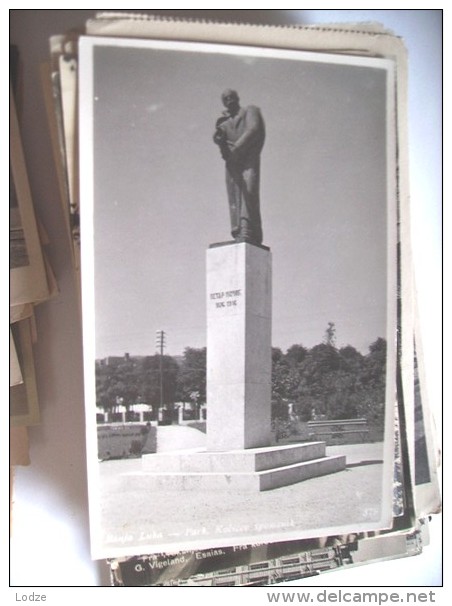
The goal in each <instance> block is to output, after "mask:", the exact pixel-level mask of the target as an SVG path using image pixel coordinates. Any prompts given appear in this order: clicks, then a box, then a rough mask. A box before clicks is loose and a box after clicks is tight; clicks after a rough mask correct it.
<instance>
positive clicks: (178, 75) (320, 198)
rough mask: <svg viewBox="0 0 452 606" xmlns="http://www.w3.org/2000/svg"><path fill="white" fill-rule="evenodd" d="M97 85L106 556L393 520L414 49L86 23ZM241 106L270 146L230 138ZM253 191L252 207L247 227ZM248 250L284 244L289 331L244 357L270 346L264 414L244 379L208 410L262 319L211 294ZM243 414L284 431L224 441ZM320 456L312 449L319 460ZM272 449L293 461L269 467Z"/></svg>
mask: <svg viewBox="0 0 452 606" xmlns="http://www.w3.org/2000/svg"><path fill="white" fill-rule="evenodd" d="M79 88H80V98H79V108H80V113H79V132H80V141H79V145H80V175H81V181H80V213H81V251H82V294H83V323H84V357H85V384H86V387H85V389H86V404H85V405H86V419H87V447H88V469H89V499H90V523H91V536H92V554H93V557H94V558H106V557H107V558H110V557H121V556H129V555H134V556H136V555H140V554H153V553H154V554H155V553H160V552H166V553H169V552H171V551H174V552H177V551H181V550H185V549H187V550H193V549H210V548H212V549H221V548H225V547H230V546H237V545H250V544H258V543H269V542H272V541H273V542H275V541H287V540H301V539H309V538H315V537H320V536H331V535H346V534H348V533H351V532H353V533H357V532H367V531H378V530H383V529H390V528H391V526H392V520H393V481H392V478H393V470H394V419H395V409H396V378H395V377H396V345H397V339H396V333H397V306H396V304H397V191H398V182H397V178H398V177H397V157H396V151H397V122H396V83H395V62H394V61H392V60H389V59H385V58H375V57H371V56H359V55H357V54H346V53H337V54H333V53H332V52H330V53H326V52H323V53H322V52H304V51H300V50H283V49H270V48H260V47H257V46H237V45H226V44H224V45H223V44H209V43H200V42H198V43H196V42H177V41H173V42H171V41H163V40H160V41H159V40H147V39H131V38H130V39H128V38H119V37H118V38H108V37H103V36H97V37H96V36H84V37H82V38H81V40H80V46H79ZM238 118H240V119H242V118H243V120H244V121H245V122H246V121H248V124H252V128H253V129H254V131H256V130H258V131H259V133H260V134H259V137H260V139H259V141H258V142H256V141H257V140H256V139H253V141H254V142H253V143H250V142H251V141H252V136H254V135H252V134H249V138H248V139H247V137H248V134H245V135H244V137H242V138H241V139H235V140H234V142H232V143H231V140H230V139H228V137H230V136H232V135H230V132H231V129H233V128H236V127H237V128H238V126H237V124H238V123H237V120H238ZM234 119H235V120H236V121H235V122H234ZM230 125H232V126H230ZM228 129H229V130H228ZM250 133H251V131H250ZM245 139H247V141H246V142H245ZM240 146H242V147H241V149H239V148H240ZM251 149H252V150H254V151H256V150H258V153H259V163H258V164H257V161H256V160H255V157H253V158H251V155H250V154H251V151H250V150H251ZM253 153H254V152H253ZM241 162H242V165H241V168H240V170H241V171H242V172H241V173H240V178H238V177H237V171H238V169H237V166H239V165H240V163H241ZM231 167H232V168H231ZM234 171H235V172H234ZM231 175H232V176H231ZM239 182H240V186H238V185H237V184H238V183H239ZM231 183H232V185H231ZM237 187H238V188H239V189H240V188H243V190H242V189H240V192H241V193H240V195H241V196H242V197H241V200H242V202H241V203H243V204H245V203H246V204H248V203H249V204H250V205H251V206H252V210H249V209H247V211H246V213H245V212H244V211H243V212H242V214H241V215H240V216H239V219H238V220H237V217H236V216H235V215H234V213H235V212H236V206H235V202H234V201H233V196H234V195H235V194H233V192H232V190H233V189H234V188H236V189H237ZM247 188H248V189H247ZM236 189H235V190H236ZM245 190H246V193H245V194H243V192H244V191H245ZM231 192H232V193H231ZM250 192H251V193H250ZM242 194H243V195H242ZM239 197H240V196H239ZM243 200H244V201H243ZM250 208H251V207H250ZM256 208H257V209H258V211H259V215H260V216H259V220H257V219H256V215H255V212H256ZM253 213H254V214H253ZM257 223H259V227H258V228H255V225H256V224H257ZM244 225H245V227H244ZM250 226H251V227H250ZM260 229H261V230H262V233H261V232H260ZM262 234H263V235H262ZM234 250H237V251H239V252H237V255H236V257H238V256H240V255H241V254H242V252H240V251H244V252H243V255H244V259H245V261H244V265H243V267H244V270H243V271H244V272H245V273H246V272H251V273H252V272H254V271H255V270H254V269H253V268H254V267H255V264H257V265H258V264H259V263H261V260H260V259H261V256H266V257H269V255H271V263H272V265H271V287H270V286H269V285H268V284H267V283H266V288H267V291H266V292H267V294H268V297H269V300H270V302H271V303H270V304H269V306H268V307H269V308H271V312H269V317H266V319H265V320H262V322H261V323H255V324H256V325H258V326H260V327H264V328H262V330H265V331H269V330H271V343H269V346H268V351H267V350H265V351H264V352H262V351H261V350H260V349H261V346H260V345H256V346H255V347H254V349H253V347H250V348H248V349H246V348H245V349H244V350H243V351H244V352H245V353H244V360H245V361H244V362H243V364H244V368H245V370H244V372H245V374H246V373H248V372H251V371H250V370H249V368H251V367H253V366H258V367H259V368H258V369H257V371H256V373H257V374H259V370H260V366H259V364H258V363H257V362H256V360H260V359H261V356H262V355H264V354H265V356H267V355H268V358H266V359H268V360H269V361H270V362H269V366H268V369H269V370H268V378H269V380H268V389H269V391H268V402H269V408H268V411H269V412H268V418H267V417H265V419H264V416H262V419H259V416H260V412H259V406H257V408H256V405H255V404H253V407H252V408H246V407H247V403H246V402H245V408H244V409H243V408H240V406H236V404H235V402H234V401H232V399H231V393H236V392H237V391H238V390H235V391H234V389H231V390H229V391H228V390H227V389H226V388H225V391H224V392H223V393H224V401H223V402H221V403H220V404H218V392H217V395H216V396H215V400H213V399H212V398H211V399H210V404H209V394H212V387H211V386H209V373H211V372H212V368H211V367H212V366H215V365H216V366H217V367H216V368H215V369H214V370H216V371H217V374H216V375H215V376H217V375H221V368H222V366H221V364H222V363H223V362H222V353H221V351H220V352H219V353H218V351H217V350H218V342H219V341H218V339H219V338H220V337H218V334H221V335H223V336H224V350H225V351H224V355H225V357H227V353H228V352H227V351H226V350H230V349H231V348H233V347H234V348H235V347H236V343H232V342H231V341H232V340H233V339H232V338H231V335H233V334H235V333H233V329H232V328H231V329H229V328H228V318H229V317H231V318H232V317H233V315H234V314H235V312H236V310H237V313H238V311H239V309H241V307H242V306H245V311H244V318H245V320H244V322H245V325H246V323H247V322H249V323H250V324H251V323H253V322H254V320H253V321H251V320H249V316H248V315H247V314H248V312H247V311H246V305H247V300H248V299H247V295H246V296H245V294H246V293H245V291H244V290H241V287H240V286H236V285H235V284H236V283H235V282H234V281H233V280H232V281H230V282H227V284H226V282H225V284H226V285H225V286H224V288H223V287H221V282H220V281H217V282H215V281H214V282H212V283H215V284H217V283H218V284H220V286H219V287H218V288H216V289H215V290H213V289H209V288H208V286H207V282H206V280H207V276H206V253H207V252H208V253H209V254H212V255H219V257H220V256H221V255H223V252H222V251H224V254H229V253H228V251H234ZM212 251H214V252H212ZM239 253H240V254H239ZM234 254H235V253H234ZM231 255H232V253H231ZM219 257H218V258H219ZM236 257H234V259H235V258H236ZM257 257H259V259H257ZM212 258H213V257H212ZM215 259H217V257H215ZM256 259H257V260H256ZM216 262H217V261H215V263H216ZM221 262H223V261H221ZM229 262H230V261H227V263H229ZM215 263H211V264H210V265H209V267H208V269H207V272H211V273H212V272H215ZM262 263H267V261H266V260H264V261H262ZM257 265H256V267H257ZM231 267H232V266H231ZM234 267H235V266H234ZM259 267H261V265H259ZM259 271H261V270H256V273H255V274H253V275H252V276H251V278H250V283H252V284H253V285H254V284H255V282H256V281H258V279H260V278H257V277H256V276H258V275H261V274H259ZM234 272H235V270H234V271H233V270H230V272H229V274H228V275H231V274H232V278H235V273H234ZM261 273H262V272H261ZM237 279H238V278H237ZM237 284H239V282H237ZM240 284H242V282H240ZM246 284H248V282H247V283H246ZM231 285H232V286H231ZM246 288H248V286H247V287H246ZM253 288H254V286H253ZM249 289H250V291H251V290H252V288H251V286H250V287H249ZM258 290H259V289H258V288H256V292H257V291H258ZM247 292H248V291H247ZM259 292H260V291H259ZM256 296H257V295H256ZM209 306H215V307H217V308H218V309H219V310H220V311H221V313H223V311H224V315H222V320H221V330H220V329H212V328H211V324H210V323H209V328H208V323H207V320H206V317H207V314H208V313H210V312H209V309H210V307H209ZM223 307H224V310H223V309H222V308H223ZM227 314H230V315H227ZM209 322H210V321H209ZM219 326H220V325H219ZM209 330H217V335H216V341H215V347H216V348H217V349H216V352H215V356H214V357H212V351H210V352H209V348H210V345H209V346H208V343H211V342H212V341H211V340H209V335H208V331H209ZM234 330H235V329H234ZM246 334H247V335H248V333H247V332H246ZM253 334H254V333H253ZM247 338H248V337H246V339H247ZM250 338H251V337H250ZM252 338H253V339H254V337H252ZM256 338H258V337H256ZM246 339H245V341H246ZM220 343H221V341H220ZM259 343H260V341H259ZM244 347H245V346H244ZM246 347H248V345H247V344H246ZM265 347H266V346H265ZM211 349H212V348H211ZM220 350H221V348H220ZM231 350H232V349H231ZM234 351H236V350H235V349H234ZM209 354H210V357H209ZM236 357H237V359H238V358H239V357H240V356H236ZM206 360H207V361H206ZM228 363H229V362H228ZM237 363H239V362H237ZM226 374H227V373H226ZM210 376H212V375H210ZM253 380H254V379H253ZM253 380H251V383H253ZM225 381H226V379H225ZM222 389H223V388H222ZM259 389H260V388H259ZM259 393H260V392H259ZM265 397H267V396H265ZM264 399H265V398H264V397H263V400H264ZM245 400H246V397H245ZM213 402H214V404H213ZM217 405H218V406H220V408H221V419H222V427H223V431H221V429H219V424H218V416H217V417H215V415H216V414H217V413H216V411H215V410H213V408H212V407H213V406H217ZM237 410H239V411H240V410H241V411H242V412H237ZM250 410H251V412H250ZM263 414H264V413H262V415H263ZM266 414H267V413H266ZM240 415H242V416H245V417H250V416H251V417H252V418H251V419H249V418H247V420H246V421H247V423H248V426H246V427H251V429H247V428H245V432H247V431H249V432H250V433H252V432H253V431H254V432H255V433H256V432H257V433H259V432H261V431H263V430H262V426H263V425H268V427H267V429H265V431H266V432H267V433H266V437H265V438H263V439H262V440H261V441H260V442H256V444H258V445H257V446H255V445H253V444H252V445H251V446H249V444H248V443H246V444H245V446H244V447H243V448H242V449H240V448H235V447H234V448H231V449H230V450H228V449H227V448H226V449H223V448H215V440H216V438H217V439H218V443H220V442H221V439H222V438H223V434H224V435H227V434H228V432H230V430H231V428H232V433H234V428H238V427H239V426H240V427H242V425H240V423H241V422H242V420H243V419H239V418H238V417H239V416H240ZM213 418H215V419H217V420H216V421H215V423H216V424H215V430H214V434H213V435H212V429H210V430H209V419H210V420H211V421H212V419H213ZM263 419H264V420H263ZM255 421H256V424H257V425H256V426H259V429H255ZM220 425H221V424H220ZM245 425H246V424H245ZM211 427H212V426H211ZM267 430H268V431H267ZM209 431H210V435H209ZM238 431H239V429H237V432H238ZM265 431H264V433H265ZM253 436H254V434H253ZM268 436H270V437H268ZM253 439H254V437H253ZM212 446H213V447H212ZM301 449H304V450H305V451H306V452H307V451H309V452H310V454H309V456H308V460H307V461H306V462H303V464H304V467H303V469H308V468H309V471H307V472H306V473H305V472H301V471H300V465H301V463H300V462H299V461H298V459H295V457H296V456H298V455H295V451H297V452H298V451H301ZM254 456H255V457H256V458H255V460H256V461H257V460H258V459H259V461H261V459H265V460H266V461H269V460H270V459H271V460H272V464H271V465H275V467H272V466H271V467H269V465H270V463H265V465H264V463H262V465H261V463H259V464H257V467H256V469H254V468H253V469H252V470H251V471H249V470H248V468H246V465H248V460H249V459H250V457H254ZM206 457H208V459H206ZM206 460H208V463H206V464H204V461H206ZM253 460H254V459H253ZM276 461H279V462H276ZM308 463H309V465H308ZM330 463H331V464H330ZM259 465H261V467H259ZM241 466H242V467H241ZM245 468H246V469H245ZM265 473H266V474H267V475H266V476H265V477H266V478H267V477H268V478H270V479H268V481H267V480H265V482H263V483H261V484H259V481H261V478H262V477H263V475H262V474H265ZM238 475H240V481H238V483H237V484H235V482H236V479H237V477H238ZM276 477H278V478H281V477H283V478H284V479H282V480H281V479H278V480H273V478H276ZM256 478H258V479H257V480H256ZM255 480H256V482H257V483H255ZM248 481H249V483H248ZM258 484H259V486H258V488H257V489H256V488H255V486H257V485H258ZM228 485H229V489H228Z"/></svg>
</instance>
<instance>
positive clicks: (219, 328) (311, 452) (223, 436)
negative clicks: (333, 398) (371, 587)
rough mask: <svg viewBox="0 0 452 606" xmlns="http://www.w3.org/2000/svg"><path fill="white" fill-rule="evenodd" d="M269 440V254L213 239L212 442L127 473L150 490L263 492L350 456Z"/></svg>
mask: <svg viewBox="0 0 452 606" xmlns="http://www.w3.org/2000/svg"><path fill="white" fill-rule="evenodd" d="M271 442H272V439H271V253H270V250H269V249H268V248H267V247H265V246H254V245H252V244H248V243H245V242H243V243H236V242H227V243H223V244H218V245H212V246H211V247H210V248H209V250H208V251H207V439H206V447H205V448H204V447H203V448H194V449H193V448H184V449H182V450H179V451H173V452H157V454H151V455H145V456H143V457H142V470H141V471H139V472H136V473H129V474H124V478H125V481H126V482H127V487H129V488H133V489H136V488H137V487H141V489H142V490H149V491H150V492H152V491H155V490H173V491H181V490H205V491H217V490H225V491H228V492H230V491H234V490H238V491H249V492H261V491H264V490H272V489H277V488H280V487H282V486H288V485H290V484H295V483H298V482H302V481H304V480H308V479H309V478H314V477H318V476H321V475H325V474H330V473H335V472H338V471H342V470H343V469H345V466H346V461H345V456H342V455H340V456H335V457H328V456H326V451H325V442H312V443H308V444H293V445H279V446H272V444H271ZM157 446H158V444H157ZM157 450H159V448H157Z"/></svg>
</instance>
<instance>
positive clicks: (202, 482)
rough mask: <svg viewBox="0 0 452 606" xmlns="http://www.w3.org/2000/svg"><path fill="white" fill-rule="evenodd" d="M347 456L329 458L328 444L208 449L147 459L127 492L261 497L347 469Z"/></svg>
mask: <svg viewBox="0 0 452 606" xmlns="http://www.w3.org/2000/svg"><path fill="white" fill-rule="evenodd" d="M345 466H346V460H345V456H344V455H340V456H334V457H327V456H326V454H325V442H312V443H307V444H297V445H285V446H268V447H262V448H251V449H247V450H235V451H228V452H207V451H202V450H190V451H186V450H185V451H177V452H172V453H171V452H166V453H161V454H159V453H156V454H151V455H144V456H143V457H142V471H140V472H135V473H127V474H124V475H123V479H124V480H125V482H126V484H127V488H130V489H132V488H135V489H136V488H140V489H144V490H150V491H151V490H201V491H203V490H240V491H250V492H261V491H264V490H272V489H274V488H281V487H282V486H289V485H290V484H296V483H298V482H302V481H304V480H307V479H310V478H315V477H318V476H323V475H327V474H330V473H335V472H337V471H342V470H344V469H345Z"/></svg>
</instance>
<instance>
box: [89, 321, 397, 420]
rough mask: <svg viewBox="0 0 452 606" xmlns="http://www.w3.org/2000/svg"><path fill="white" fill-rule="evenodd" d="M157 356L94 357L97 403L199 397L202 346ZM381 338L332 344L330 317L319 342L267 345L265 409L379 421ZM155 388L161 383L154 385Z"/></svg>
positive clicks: (110, 406) (202, 398)
mask: <svg viewBox="0 0 452 606" xmlns="http://www.w3.org/2000/svg"><path fill="white" fill-rule="evenodd" d="M162 368H163V373H162V376H160V356H159V355H153V356H144V357H133V356H124V358H115V359H114V362H109V361H108V360H104V361H98V362H97V363H96V395H97V405H98V406H99V407H101V408H103V409H104V410H114V408H115V407H116V406H117V405H118V404H122V405H124V406H125V407H126V408H129V407H130V406H132V405H133V404H136V403H146V404H148V405H151V406H152V407H153V409H154V410H156V409H158V408H159V407H160V406H161V403H163V405H164V407H165V408H168V409H171V408H172V407H173V406H174V403H175V402H191V403H192V404H194V406H195V407H196V408H198V409H199V407H200V406H202V405H203V404H205V402H206V348H201V349H195V348H192V347H187V348H186V349H185V351H184V354H183V356H182V358H180V359H176V358H174V357H172V356H168V355H164V356H163V358H162ZM385 369H386V341H385V339H382V338H378V339H376V340H375V341H374V342H373V343H372V344H371V345H370V347H369V350H368V353H367V354H362V353H360V352H359V351H358V350H357V349H355V348H354V347H353V346H351V345H347V346H345V347H341V348H338V347H336V344H335V328H334V324H333V323H330V324H329V325H328V329H327V330H326V332H325V338H324V340H323V342H322V343H320V344H318V345H315V346H314V347H312V348H306V347H304V346H303V345H298V344H295V345H292V346H291V347H289V349H287V351H286V352H283V351H282V350H281V349H279V348H276V347H274V348H272V416H273V419H280V420H285V419H287V418H288V416H289V415H294V414H295V415H296V416H297V418H298V419H299V420H301V421H307V420H309V419H312V418H326V419H346V418H348V419H350V418H358V417H364V418H366V419H367V420H368V421H369V422H370V423H372V424H373V425H376V426H380V427H382V425H383V420H384V401H385V383H386V381H385ZM161 388H162V389H161Z"/></svg>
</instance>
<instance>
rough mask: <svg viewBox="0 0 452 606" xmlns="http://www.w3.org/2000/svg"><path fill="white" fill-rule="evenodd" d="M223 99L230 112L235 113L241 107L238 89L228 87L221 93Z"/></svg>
mask: <svg viewBox="0 0 452 606" xmlns="http://www.w3.org/2000/svg"><path fill="white" fill-rule="evenodd" d="M221 100H222V101H223V105H224V106H225V107H226V108H227V109H228V110H229V111H230V112H233V113H234V112H235V111H237V110H238V109H239V107H240V105H239V102H240V99H239V95H238V94H237V91H235V90H233V89H232V88H227V89H226V90H224V91H223V93H222V94H221Z"/></svg>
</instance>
